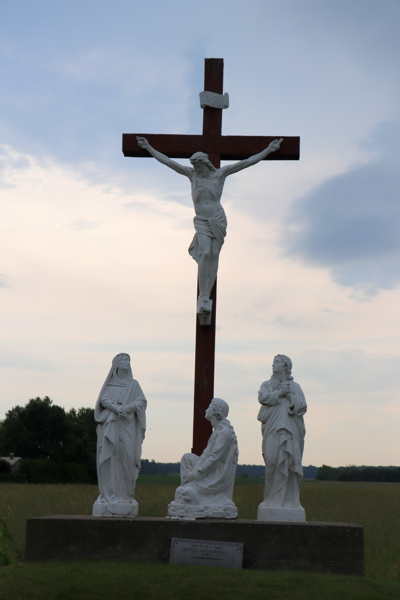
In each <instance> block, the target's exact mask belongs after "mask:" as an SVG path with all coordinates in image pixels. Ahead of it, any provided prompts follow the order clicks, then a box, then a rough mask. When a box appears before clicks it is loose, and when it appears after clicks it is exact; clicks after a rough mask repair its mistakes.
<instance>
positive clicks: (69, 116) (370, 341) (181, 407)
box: [0, 0, 400, 466]
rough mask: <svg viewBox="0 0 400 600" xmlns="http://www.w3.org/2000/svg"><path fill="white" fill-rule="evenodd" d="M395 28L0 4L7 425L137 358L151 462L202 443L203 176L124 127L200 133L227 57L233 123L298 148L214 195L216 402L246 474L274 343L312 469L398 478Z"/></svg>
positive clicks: (365, 16) (73, 401) (281, 16)
mask: <svg viewBox="0 0 400 600" xmlns="http://www.w3.org/2000/svg"><path fill="white" fill-rule="evenodd" d="M399 30H400V2H399V1H398V0H380V2H376V1H370V0H353V1H352V2H348V1H347V0H325V1H324V2H322V1H320V0H301V1H299V0H280V2H275V1H273V0H248V1H247V2H246V8H245V9H244V3H243V2H241V1H240V0H228V1H226V0H219V1H218V2H213V1H210V0H203V2H201V3H198V2H187V0H170V1H169V2H164V1H163V0H152V1H151V2H142V1H139V0H114V1H113V2H112V3H111V2H106V1H105V0H85V1H84V2H82V0H79V1H77V0H69V2H54V1H52V0H36V1H35V2H31V1H29V0H20V1H19V2H7V1H6V0H0V80H1V82H2V84H1V89H2V91H1V94H0V214H1V220H0V229H1V232H0V247H1V252H0V306H1V311H0V314H1V336H0V419H3V418H4V417H5V415H6V413H7V411H8V410H10V409H11V408H12V407H14V406H16V405H21V406H23V405H25V404H26V403H27V402H28V401H29V399H30V398H34V397H37V396H40V397H43V396H46V395H47V396H50V397H51V398H52V400H53V401H54V403H55V404H57V405H60V406H63V407H64V408H65V409H66V410H69V409H70V408H72V407H74V408H80V407H94V405H95V402H96V399H97V396H98V393H99V391H100V388H101V386H102V384H103V382H104V379H105V377H106V375H107V373H108V371H109V368H110V365H111V360H112V358H113V356H115V355H116V354H118V353H119V352H128V353H129V354H130V356H131V363H132V369H133V375H134V378H135V379H137V380H138V381H139V382H140V384H141V387H142V388H143V391H144V393H145V395H146V397H147V400H148V408H147V417H148V430H147V433H146V439H145V441H144V446H143V453H142V456H143V457H144V458H147V459H154V460H156V461H163V462H166V461H172V462H176V461H178V460H179V459H180V457H181V456H182V454H183V453H184V452H188V451H190V448H191V436H192V417H193V385H194V344H195V320H196V315H195V306H196V278H197V270H196V264H195V262H194V261H193V260H192V258H191V257H190V256H189V255H188V252H187V249H188V246H189V244H190V242H191V240H192V237H193V222H192V219H193V206H192V201H191V196H190V188H189V182H188V180H187V179H186V178H185V177H182V176H180V175H178V174H177V173H175V172H173V171H170V170H169V169H167V168H165V167H164V166H163V165H161V164H159V163H157V162H156V161H155V160H154V159H151V158H140V159H134V158H124V156H123V154H122V152H121V135H122V133H132V132H141V133H145V132H147V133H176V134H178V133H179V134H200V133H201V128H202V110H201V108H200V102H199V93H200V92H201V91H202V90H203V84H204V59H205V58H223V59H224V66H225V75H224V91H225V92H228V93H229V98H230V106H229V108H228V109H226V110H224V112H223V133H224V134H226V135H267V136H276V137H283V138H284V137H285V136H300V138H301V142H300V144H301V156H300V160H299V161H278V162H277V161H271V162H268V161H263V162H262V163H259V164H258V165H256V166H254V167H252V168H251V169H246V170H245V171H242V172H240V173H238V174H236V175H233V176H232V177H230V178H229V179H228V180H227V182H226V184H225V189H224V193H223V198H222V204H223V206H224V208H225V211H226V214H227V218H228V234H227V237H226V241H225V244H224V246H223V248H222V252H221V257H220V268H219V274H218V312H217V341H216V371H215V396H216V397H220V398H223V399H225V400H226V401H227V402H228V404H229V406H230V413H229V419H230V421H231V423H232V425H233V427H234V429H235V431H236V434H237V437H238V442H239V452H240V456H239V462H240V463H241V464H243V463H250V464H262V460H263V459H262V455H261V431H260V423H259V422H258V421H257V413H258V408H259V404H258V400H257V392H258V390H259V388H260V385H261V383H262V382H263V381H265V380H267V379H269V378H270V376H271V365H272V361H273V357H274V356H275V355H276V354H278V353H282V354H286V355H288V356H289V357H290V358H291V359H292V362H293V376H294V379H295V381H297V382H298V383H299V384H300V386H301V387H302V389H303V391H304V394H305V396H306V399H307V404H308V412H307V414H306V416H305V423H306V429H307V434H306V440H305V451H304V459H303V464H305V465H309V464H313V465H316V466H320V465H322V464H328V465H331V466H339V465H348V464H357V465H362V464H365V465H399V464H400V447H399V439H400V435H399V433H400V379H399V377H398V373H399V372H400V311H399V305H400V202H399V189H400V185H399V184H400V175H399V169H398V165H399V163H400V144H399V139H400V78H399V66H398V57H399V55H400V36H399V35H398V32H399ZM181 162H182V163H184V164H188V162H187V161H185V160H182V161H181ZM225 164H226V163H225ZM10 451H12V449H10Z"/></svg>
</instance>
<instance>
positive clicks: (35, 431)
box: [0, 396, 97, 483]
mask: <svg viewBox="0 0 400 600" xmlns="http://www.w3.org/2000/svg"><path fill="white" fill-rule="evenodd" d="M11 452H12V453H14V455H15V456H20V457H21V458H23V462H22V466H21V468H20V469H19V471H18V473H16V474H15V475H11V474H10V473H9V472H7V469H6V468H5V467H4V465H3V467H0V481H27V482H28V483H78V482H79V483H96V481H97V476H96V426H95V422H94V410H93V409H92V408H80V409H79V410H75V409H74V408H72V409H71V410H70V411H68V412H66V411H65V410H64V409H63V408H61V407H60V406H56V405H55V404H53V401H52V400H51V399H50V398H49V397H48V396H45V397H44V398H32V399H31V400H29V402H28V403H27V404H26V405H25V406H24V407H22V406H15V407H14V408H13V409H11V410H10V411H8V412H7V414H6V417H5V419H4V420H3V421H1V422H0V456H9V454H10V453H11ZM3 462H5V461H3Z"/></svg>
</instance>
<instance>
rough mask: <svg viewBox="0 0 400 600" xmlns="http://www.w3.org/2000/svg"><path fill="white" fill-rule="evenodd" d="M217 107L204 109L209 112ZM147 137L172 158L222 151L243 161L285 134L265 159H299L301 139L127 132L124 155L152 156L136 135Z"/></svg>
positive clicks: (223, 156)
mask: <svg viewBox="0 0 400 600" xmlns="http://www.w3.org/2000/svg"><path fill="white" fill-rule="evenodd" d="M208 110H210V111H213V110H216V109H215V108H205V109H204V112H205V115H204V116H206V111H208ZM137 135H138V136H140V137H145V138H146V139H148V141H149V143H150V145H151V146H153V147H154V148H156V149H157V150H158V151H159V152H163V153H164V154H166V155H167V156H169V157H170V158H190V157H191V156H192V154H194V153H195V152H205V153H206V154H208V155H209V156H210V155H211V154H214V153H219V155H220V160H244V159H245V158H248V157H249V156H252V155H253V154H257V153H258V152H261V151H262V150H264V149H265V148H266V147H267V146H268V145H269V143H270V142H272V141H273V140H276V139H279V138H281V137H283V142H282V145H281V148H280V150H278V151H277V152H274V153H273V154H270V155H269V156H267V158H264V160H299V158H300V138H299V137H294V136H290V137H289V136H283V135H274V136H271V135H269V136H264V135H219V136H217V135H207V134H205V135H168V134H156V133H124V134H123V136H122V151H123V153H124V155H125V156H133V157H135V158H149V157H150V158H152V156H151V154H149V153H148V152H147V151H146V150H142V148H140V147H139V146H138V145H137V142H136V136H137Z"/></svg>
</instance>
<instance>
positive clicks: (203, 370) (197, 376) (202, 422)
mask: <svg viewBox="0 0 400 600" xmlns="http://www.w3.org/2000/svg"><path fill="white" fill-rule="evenodd" d="M223 85H224V61H223V59H222V58H208V59H206V60H205V66H204V90H205V91H207V92H215V93H217V94H222V93H223ZM221 130H222V110H218V109H215V108H210V107H208V106H206V107H205V108H204V110H203V136H207V137H208V136H210V137H211V136H215V137H217V138H220V137H221ZM208 150H209V151H208V152H207V154H208V158H209V159H210V161H211V162H212V163H213V165H214V167H216V168H217V169H218V168H219V167H220V164H221V162H220V153H219V148H218V146H215V147H213V148H209V149H208ZM203 152H204V150H203ZM198 295H199V287H198V286H197V297H198ZM210 298H211V300H212V301H213V306H212V315H211V324H210V325H208V326H206V327H204V326H202V325H200V323H199V320H198V318H197V314H196V358H195V368H194V409H193V447H192V452H193V453H194V454H197V455H200V454H201V453H202V452H203V450H204V448H205V447H206V446H207V442H208V439H209V437H210V435H211V433H212V427H211V423H210V422H209V421H207V419H206V418H205V416H204V414H205V412H206V410H207V408H208V405H209V404H210V402H211V400H212V399H213V398H214V373H215V323H216V314H217V280H215V283H214V286H213V289H212V290H211V295H210Z"/></svg>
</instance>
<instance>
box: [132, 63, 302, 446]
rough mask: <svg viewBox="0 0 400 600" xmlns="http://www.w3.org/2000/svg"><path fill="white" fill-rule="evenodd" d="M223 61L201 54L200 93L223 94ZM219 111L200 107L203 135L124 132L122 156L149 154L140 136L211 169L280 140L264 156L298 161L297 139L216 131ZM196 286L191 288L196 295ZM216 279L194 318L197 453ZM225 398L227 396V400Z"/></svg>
mask: <svg viewBox="0 0 400 600" xmlns="http://www.w3.org/2000/svg"><path fill="white" fill-rule="evenodd" d="M223 78H224V61H223V59H222V58H206V59H205V71H204V91H207V92H214V93H215V94H223ZM221 131H222V109H219V108H212V107H210V106H205V108H204V113H203V135H168V134H167V135H164V134H151V133H124V134H123V136H122V151H123V153H124V156H133V157H144V158H148V157H149V156H150V154H149V153H148V152H147V151H146V150H143V149H142V148H140V147H139V146H138V144H137V141H136V136H140V137H145V138H147V140H148V141H149V143H150V145H151V146H153V147H154V148H156V150H158V151H159V152H162V153H163V154H166V155H167V156H169V157H170V158H190V157H191V156H192V154H194V153H195V152H205V153H206V154H208V156H209V158H210V160H211V162H212V163H213V165H214V166H215V167H216V168H219V167H220V163H221V160H243V159H245V158H248V157H249V156H252V155H253V154H258V153H259V152H261V151H262V150H264V148H266V147H267V146H268V145H269V143H270V142H272V141H273V140H275V139H279V138H281V137H282V138H283V142H282V145H281V148H280V150H278V151H277V152H274V153H273V154H270V155H269V156H268V160H298V159H299V157H300V138H299V137H284V136H281V135H275V136H247V135H239V136H234V135H225V136H224V135H221ZM198 293H199V290H197V295H198ZM216 293H217V282H215V284H214V287H213V290H212V292H211V296H210V298H211V300H212V301H213V310H212V318H211V325H209V326H202V325H200V323H199V320H198V319H197V316H196V357H195V376H194V417H193V448H192V452H194V453H195V454H198V455H200V454H201V453H202V452H203V450H204V448H205V447H206V445H207V442H208V438H209V437H210V435H211V431H212V429H211V424H210V423H209V421H207V420H206V419H205V417H204V413H205V411H206V409H207V407H208V405H209V404H210V401H211V400H212V399H213V397H214V364H215V322H216V312H217V303H216ZM227 400H229V399H227Z"/></svg>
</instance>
